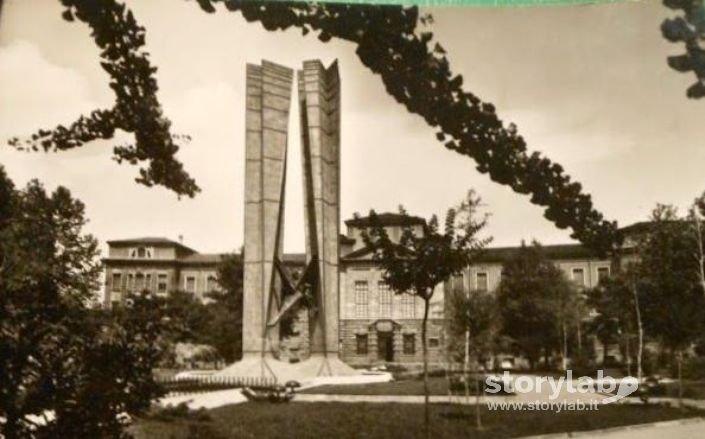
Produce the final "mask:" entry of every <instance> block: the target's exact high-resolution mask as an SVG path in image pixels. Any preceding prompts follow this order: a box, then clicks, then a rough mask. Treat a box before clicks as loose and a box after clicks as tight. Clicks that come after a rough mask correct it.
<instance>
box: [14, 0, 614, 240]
mask: <svg viewBox="0 0 705 439" xmlns="http://www.w3.org/2000/svg"><path fill="white" fill-rule="evenodd" d="M60 1H61V2H62V4H63V5H64V6H65V7H66V10H65V13H64V18H66V19H73V18H74V17H75V18H78V19H79V20H81V21H85V22H86V23H88V25H89V26H90V27H91V29H92V31H93V32H92V36H93V38H94V39H95V41H96V44H97V45H98V46H99V47H100V48H101V49H102V53H101V58H102V65H103V68H104V69H105V70H106V71H107V72H108V73H109V75H110V77H111V84H110V85H111V87H112V88H113V90H114V91H115V93H116V96H117V102H116V106H115V107H114V108H113V109H111V110H102V111H96V112H94V113H92V114H91V115H90V116H88V117H82V118H81V119H79V120H78V121H77V122H76V123H74V124H73V125H71V126H70V127H61V126H60V127H58V128H56V129H54V130H52V131H42V132H40V133H38V134H37V135H35V136H34V137H33V138H32V139H31V140H29V143H28V145H29V146H31V147H35V148H36V147H37V146H40V147H41V148H43V149H45V150H61V149H69V148H73V147H76V146H80V145H82V144H84V143H86V142H88V141H90V140H93V139H97V138H110V137H112V136H113V134H114V132H115V130H117V129H122V130H124V131H128V132H134V133H135V145H131V146H127V147H117V148H115V155H116V158H117V160H118V161H123V160H124V161H128V162H129V163H131V164H136V163H138V162H140V161H148V162H149V167H148V168H147V169H144V168H143V169H140V177H139V178H138V181H139V182H140V183H143V184H147V185H153V184H159V185H163V186H165V187H167V188H170V189H172V190H174V191H175V192H177V193H179V194H187V195H190V196H193V195H194V194H195V193H196V191H197V190H198V187H197V186H196V184H195V182H194V181H193V179H191V178H190V177H189V176H188V174H186V172H185V171H184V170H183V167H182V165H181V163H179V162H178V161H177V160H176V159H175V158H174V155H175V153H176V151H177V150H178V147H177V146H176V144H175V143H174V141H173V139H172V136H171V135H170V133H169V121H168V120H167V119H166V118H165V117H164V116H163V115H162V112H161V107H160V105H159V102H158V100H157V98H156V92H157V84H156V81H155V79H154V77H153V73H154V70H155V68H154V67H152V66H151V65H150V63H149V60H148V58H147V54H146V53H144V52H143V51H142V48H143V46H144V28H142V27H140V26H139V25H137V23H136V22H135V20H134V17H133V16H132V14H131V13H130V11H129V10H126V9H125V7H124V5H122V4H120V3H118V1H117V0H100V1H92V0H60ZM197 3H198V4H199V6H200V7H201V8H202V9H203V10H204V11H206V12H211V13H212V12H216V10H217V8H216V6H217V4H218V3H222V4H223V6H225V9H227V10H229V11H233V12H234V11H239V12H240V13H241V14H242V15H243V17H244V18H245V19H246V20H247V21H250V22H252V21H259V22H260V23H261V24H262V25H263V26H264V28H265V29H267V30H270V31H274V30H284V29H287V28H290V27H292V26H293V27H298V28H300V29H301V31H302V33H303V34H304V35H306V34H308V33H310V32H312V31H313V32H316V33H317V36H318V39H319V40H321V41H323V42H327V41H329V40H330V39H331V38H333V37H336V38H340V39H343V40H347V41H351V42H353V43H355V44H356V45H357V55H358V56H359V58H360V60H361V61H362V63H363V64H364V65H365V66H367V67H368V68H369V69H370V70H372V71H373V72H375V73H377V74H379V75H380V76H381V79H382V81H383V82H384V84H385V86H386V89H387V91H388V92H389V94H391V95H392V96H393V97H394V98H395V99H396V100H397V101H398V102H399V103H401V104H402V105H404V106H405V107H406V108H407V110H409V111H410V112H412V113H416V114H418V115H420V116H421V117H423V118H424V119H425V120H426V122H427V123H428V124H429V125H430V126H432V127H434V128H436V129H438V134H437V137H438V139H439V140H440V141H442V142H444V144H445V146H446V147H447V148H449V149H451V150H454V151H456V152H458V153H459V154H462V155H466V156H469V157H471V158H473V159H474V160H475V162H476V163H477V169H478V171H480V172H482V173H487V174H489V176H490V178H491V179H492V180H493V181H495V182H497V183H500V184H503V185H506V186H509V187H511V188H512V190H514V191H515V192H517V193H520V194H527V195H530V196H531V202H532V203H534V204H537V205H540V206H543V207H544V208H545V212H544V215H545V217H546V218H547V219H549V220H550V221H552V222H553V223H554V224H556V226H558V227H559V228H568V227H570V228H571V229H572V231H573V234H572V236H573V237H574V238H576V239H578V240H580V241H581V242H583V243H584V244H585V245H587V246H589V247H591V248H593V249H594V250H596V251H598V252H600V253H607V252H609V251H611V250H613V249H614V248H615V247H616V246H617V245H618V244H619V242H620V236H619V234H618V231H617V226H616V223H614V222H610V221H607V220H605V219H604V217H603V216H602V214H600V213H599V212H598V211H597V210H596V209H595V208H594V206H593V204H592V200H591V197H590V195H588V194H585V193H584V192H583V190H582V186H581V185H580V184H579V183H577V182H574V181H571V178H570V177H569V176H568V175H567V174H566V173H565V172H564V170H563V168H562V167H561V166H560V165H559V164H557V163H553V162H552V161H551V160H549V159H548V158H546V157H543V156H542V155H541V154H540V153H538V152H533V153H529V152H528V151H527V147H526V142H525V141H524V139H523V138H522V137H521V136H520V135H519V134H518V133H517V129H516V126H515V125H514V124H506V125H505V124H504V123H503V122H502V121H501V120H500V119H499V118H498V117H497V115H496V113H495V108H494V106H493V105H492V104H490V103H486V102H482V101H481V100H480V99H479V98H478V97H477V96H475V95H474V94H472V93H470V92H467V91H465V90H464V89H463V78H462V76H460V75H455V74H453V73H452V71H451V70H450V66H449V62H448V59H447V57H446V56H445V51H444V50H443V48H442V46H441V45H440V44H438V43H437V42H435V41H433V35H432V33H430V32H422V31H419V30H418V29H417V25H418V24H421V25H423V24H425V23H427V22H430V21H431V20H430V19H429V17H420V16H419V13H418V8H416V7H401V6H379V5H350V4H316V3H292V2H281V1H277V2H266V3H263V2H253V1H241V0H197Z"/></svg>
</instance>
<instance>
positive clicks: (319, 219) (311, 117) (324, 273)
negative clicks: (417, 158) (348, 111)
mask: <svg viewBox="0 0 705 439" xmlns="http://www.w3.org/2000/svg"><path fill="white" fill-rule="evenodd" d="M297 78H298V92H299V109H300V113H301V146H302V164H303V179H304V212H305V224H306V230H305V233H306V257H307V261H308V262H311V261H312V260H315V261H316V262H317V264H318V272H317V277H318V279H317V282H316V288H315V293H316V303H317V305H318V306H317V309H316V313H317V315H316V316H312V317H314V318H310V319H309V322H310V331H309V337H310V348H311V354H324V355H330V354H333V355H335V356H337V354H338V345H339V341H338V337H339V335H338V320H339V310H338V307H339V304H338V300H339V291H340V277H339V271H338V270H339V267H338V263H339V258H340V250H339V240H340V238H339V234H340V77H339V73H338V63H337V61H335V62H333V63H332V64H331V65H330V67H328V68H325V67H324V66H323V64H321V62H320V61H318V60H316V61H305V62H304V64H303V70H299V71H298V72H297Z"/></svg>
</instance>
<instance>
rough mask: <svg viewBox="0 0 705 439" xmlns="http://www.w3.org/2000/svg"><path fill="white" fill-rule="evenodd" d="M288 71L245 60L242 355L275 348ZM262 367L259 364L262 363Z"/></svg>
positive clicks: (268, 64)
mask: <svg viewBox="0 0 705 439" xmlns="http://www.w3.org/2000/svg"><path fill="white" fill-rule="evenodd" d="M292 82H293V71H292V70H291V69H289V68H287V67H283V66H280V65H277V64H274V63H271V62H268V61H262V65H253V64H248V65H247V81H246V84H247V110H246V116H245V118H246V130H247V131H246V135H245V234H244V257H243V264H244V266H243V269H244V283H243V316H242V333H243V337H242V350H243V356H248V355H249V356H252V355H253V354H257V355H260V356H264V355H265V354H267V353H270V352H274V351H276V350H277V349H278V344H279V331H278V327H276V328H274V330H272V328H269V330H268V327H267V323H268V321H269V319H270V317H271V316H270V315H269V314H270V313H271V310H272V309H273V308H274V306H273V305H274V304H278V303H279V302H280V300H281V291H280V280H279V277H278V276H277V274H276V273H275V267H274V263H275V259H277V258H278V259H279V260H281V255H282V250H283V249H282V242H283V227H282V223H283V218H284V187H285V182H286V151H287V130H288V124H289V108H290V102H291V89H292ZM262 367H264V364H263V366H262Z"/></svg>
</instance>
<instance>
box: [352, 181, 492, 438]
mask: <svg viewBox="0 0 705 439" xmlns="http://www.w3.org/2000/svg"><path fill="white" fill-rule="evenodd" d="M480 203H481V200H480V198H479V197H478V196H477V195H476V194H475V192H474V191H470V192H468V195H467V197H466V198H465V200H464V201H463V202H462V203H461V204H460V206H458V207H457V208H452V209H449V210H448V213H447V214H446V219H445V227H444V228H443V229H441V228H440V227H439V225H438V219H437V217H436V216H435V215H434V216H433V217H432V218H431V219H430V220H429V221H428V222H427V223H425V224H424V225H423V229H422V230H421V232H420V233H416V232H415V231H414V230H413V229H412V228H411V227H408V226H407V227H404V228H403V230H402V233H401V237H400V239H399V241H398V242H395V241H392V240H391V239H390V237H389V235H388V234H387V230H386V229H385V228H384V226H383V225H382V224H381V222H380V221H379V219H378V218H377V215H376V214H375V212H374V211H372V212H370V220H371V228H370V229H369V230H366V231H364V232H363V234H362V237H363V240H364V242H365V244H366V245H367V246H368V247H369V248H370V249H371V250H372V251H373V260H374V261H375V262H376V263H377V264H379V266H380V267H381V268H382V270H383V272H384V274H383V277H384V281H385V282H386V283H387V284H388V285H389V286H390V288H391V289H392V290H393V291H394V292H395V294H413V295H415V296H417V297H419V298H420V299H421V300H423V304H424V313H423V320H422V322H421V346H422V353H423V377H424V421H425V422H424V425H425V434H426V437H429V436H430V419H429V406H428V400H429V388H428V340H427V332H426V331H427V323H428V312H429V307H430V302H431V298H432V297H433V293H434V291H435V290H436V287H438V286H439V285H441V284H442V283H444V282H446V281H447V280H448V279H449V278H450V277H451V276H454V275H459V274H460V273H461V272H462V271H463V270H464V269H465V268H466V267H467V266H468V265H470V263H471V262H472V260H473V258H474V257H475V256H476V255H477V254H478V253H479V252H480V250H482V248H483V247H485V246H486V245H487V244H488V243H489V241H490V239H489V238H486V239H480V238H479V237H478V236H477V235H478V233H479V232H480V231H481V230H482V229H483V228H484V227H485V225H486V224H487V215H484V216H480V217H479V218H478V216H479V214H478V209H479V207H480ZM400 213H401V214H402V215H407V213H406V211H405V210H404V209H403V208H400Z"/></svg>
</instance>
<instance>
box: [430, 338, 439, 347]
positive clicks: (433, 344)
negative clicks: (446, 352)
mask: <svg viewBox="0 0 705 439" xmlns="http://www.w3.org/2000/svg"><path fill="white" fill-rule="evenodd" d="M440 345H441V341H440V340H439V339H437V338H436V337H433V338H429V339H428V347H429V348H437V347H438V346H440Z"/></svg>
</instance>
